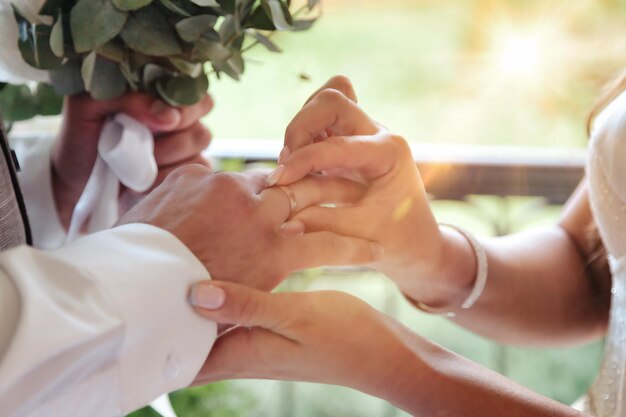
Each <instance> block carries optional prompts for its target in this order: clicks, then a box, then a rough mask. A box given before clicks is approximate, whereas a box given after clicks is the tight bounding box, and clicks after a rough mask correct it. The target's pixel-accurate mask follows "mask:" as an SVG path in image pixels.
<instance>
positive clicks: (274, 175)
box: [266, 165, 287, 187]
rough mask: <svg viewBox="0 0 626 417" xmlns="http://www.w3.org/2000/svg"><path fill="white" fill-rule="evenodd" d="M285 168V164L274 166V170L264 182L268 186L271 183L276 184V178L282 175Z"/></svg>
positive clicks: (271, 184)
mask: <svg viewBox="0 0 626 417" xmlns="http://www.w3.org/2000/svg"><path fill="white" fill-rule="evenodd" d="M286 168H287V167H286V166H284V165H281V166H279V167H278V168H276V169H275V170H274V171H272V173H271V174H270V175H269V177H267V180H266V184H267V185H268V186H270V187H271V186H273V185H276V183H277V182H278V180H280V177H282V176H283V174H284V173H285V169H286Z"/></svg>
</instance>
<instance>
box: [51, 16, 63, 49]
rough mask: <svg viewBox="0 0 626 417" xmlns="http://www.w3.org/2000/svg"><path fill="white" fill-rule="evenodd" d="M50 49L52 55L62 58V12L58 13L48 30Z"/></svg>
mask: <svg viewBox="0 0 626 417" xmlns="http://www.w3.org/2000/svg"><path fill="white" fill-rule="evenodd" d="M50 50H51V51H52V53H54V55H56V56H58V57H59V58H62V57H63V55H64V54H65V39H64V37H63V14H62V13H59V17H58V18H57V21H56V23H55V24H54V25H53V26H52V31H51V32H50Z"/></svg>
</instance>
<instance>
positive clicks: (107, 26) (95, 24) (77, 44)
mask: <svg viewBox="0 0 626 417" xmlns="http://www.w3.org/2000/svg"><path fill="white" fill-rule="evenodd" d="M127 18H128V13H127V12H123V11H121V10H119V9H117V8H116V7H115V6H114V5H113V3H112V2H111V0H78V3H76V6H74V8H72V12H71V14H70V27H71V31H72V39H73V40H74V48H75V49H76V52H78V53H82V52H88V51H91V50H93V49H95V48H96V47H98V46H100V45H103V44H105V43H106V42H108V41H110V40H111V39H113V38H114V37H115V36H117V35H118V34H119V33H120V31H121V30H122V28H123V27H124V24H125V23H126V19H127Z"/></svg>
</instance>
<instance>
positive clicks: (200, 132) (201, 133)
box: [193, 123, 211, 149]
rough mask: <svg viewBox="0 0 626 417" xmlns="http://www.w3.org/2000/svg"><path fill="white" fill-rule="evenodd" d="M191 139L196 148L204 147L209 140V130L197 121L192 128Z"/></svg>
mask: <svg viewBox="0 0 626 417" xmlns="http://www.w3.org/2000/svg"><path fill="white" fill-rule="evenodd" d="M193 141H194V144H195V145H196V147H197V148H199V149H204V148H206V147H207V146H208V145H209V143H210V142H211V131H210V130H209V129H208V128H207V127H205V126H204V125H203V124H201V123H198V125H197V126H196V128H195V129H194V135H193Z"/></svg>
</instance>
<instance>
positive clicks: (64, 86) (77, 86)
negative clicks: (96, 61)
mask: <svg viewBox="0 0 626 417" xmlns="http://www.w3.org/2000/svg"><path fill="white" fill-rule="evenodd" d="M81 63H82V61H81V60H80V59H73V60H68V61H67V62H65V63H64V64H63V65H61V66H60V67H59V68H56V69H54V70H52V71H50V82H51V83H52V87H53V88H54V91H56V93H57V94H59V95H61V96H71V95H74V94H78V93H82V92H84V91H85V85H84V84H83V79H82V77H81V74H80V69H81Z"/></svg>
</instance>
